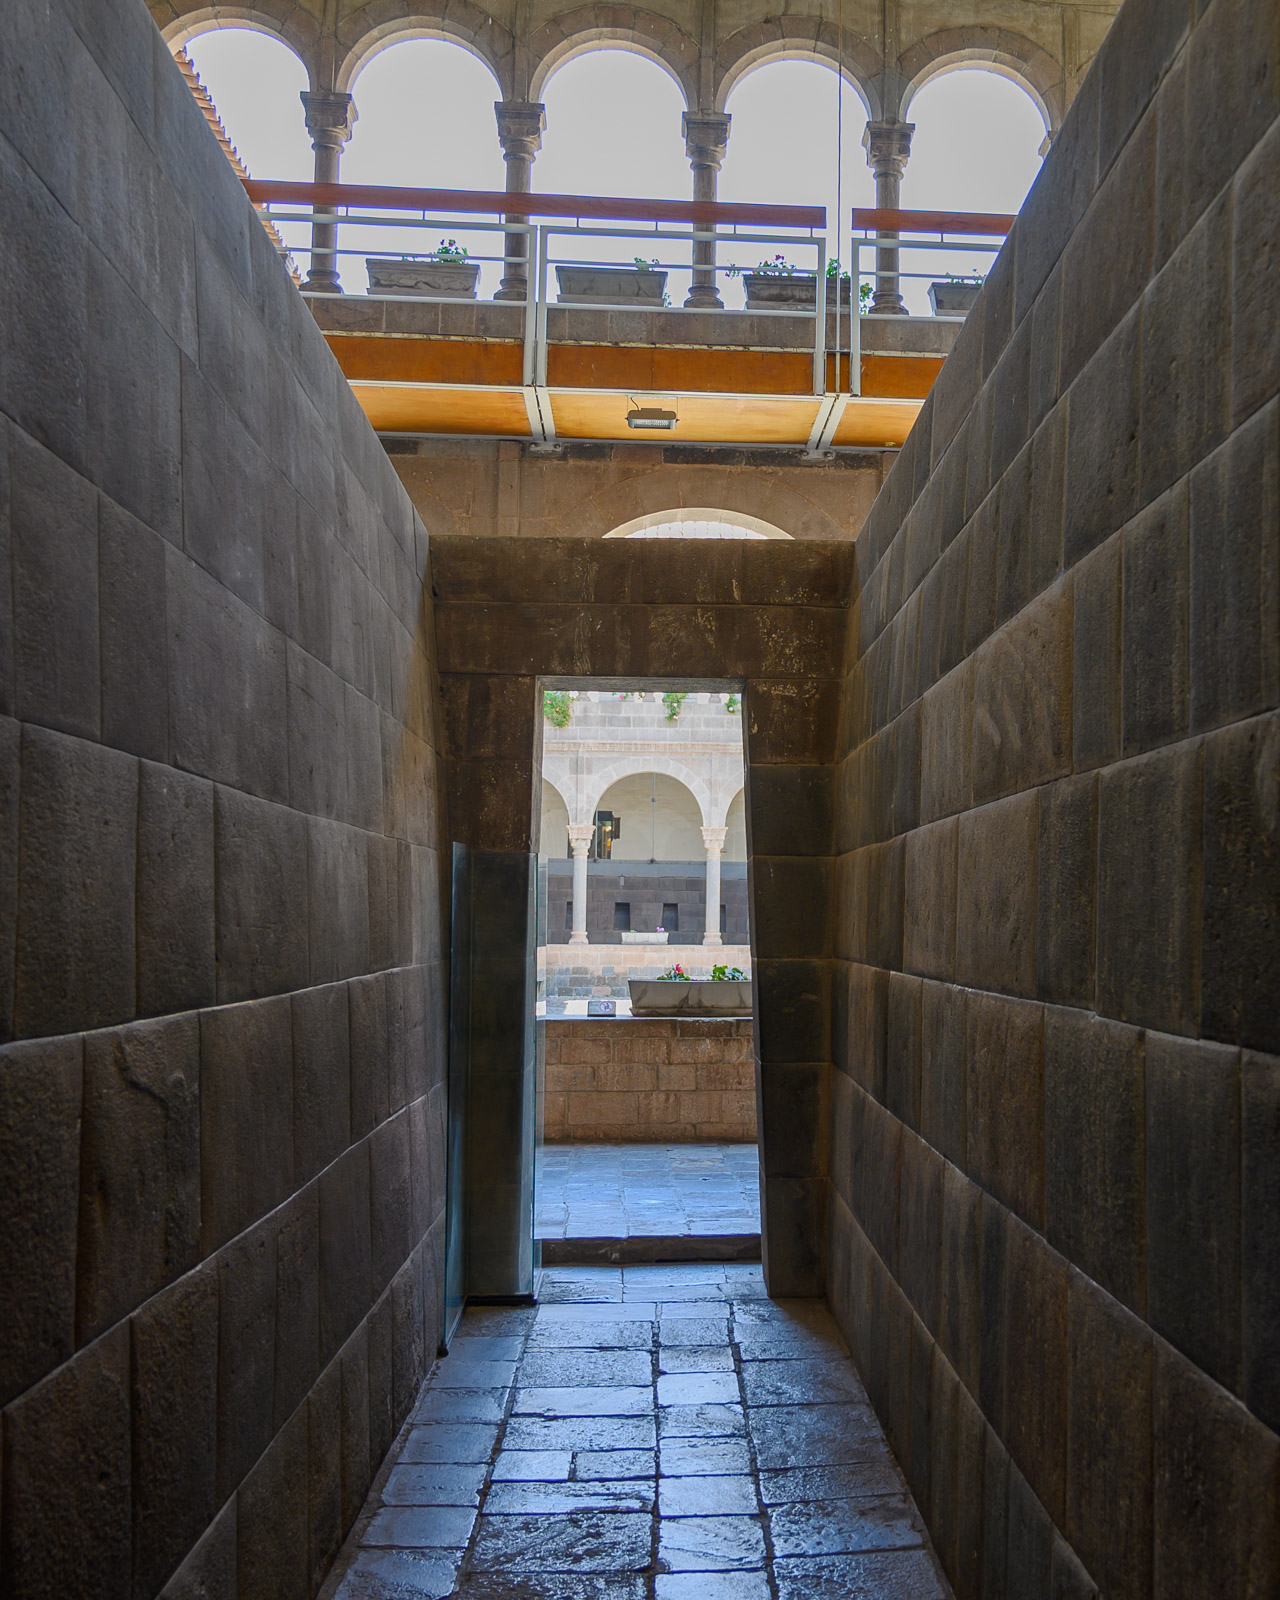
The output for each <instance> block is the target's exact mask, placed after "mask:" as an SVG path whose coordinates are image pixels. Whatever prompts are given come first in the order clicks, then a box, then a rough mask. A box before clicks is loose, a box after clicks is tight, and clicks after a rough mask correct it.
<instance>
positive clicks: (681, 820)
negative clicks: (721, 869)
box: [591, 755, 710, 861]
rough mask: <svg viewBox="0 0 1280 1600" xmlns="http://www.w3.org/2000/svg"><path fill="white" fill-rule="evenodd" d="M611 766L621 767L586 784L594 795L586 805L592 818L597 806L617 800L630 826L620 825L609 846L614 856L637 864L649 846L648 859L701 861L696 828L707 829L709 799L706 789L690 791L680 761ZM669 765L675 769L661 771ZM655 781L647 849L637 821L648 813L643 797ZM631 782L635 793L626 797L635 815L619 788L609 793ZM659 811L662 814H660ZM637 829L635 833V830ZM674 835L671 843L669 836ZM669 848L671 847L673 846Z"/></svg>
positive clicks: (643, 760) (650, 759)
mask: <svg viewBox="0 0 1280 1600" xmlns="http://www.w3.org/2000/svg"><path fill="white" fill-rule="evenodd" d="M617 766H618V767H619V768H620V769H621V770H619V771H617V772H616V773H614V775H613V776H612V777H611V778H610V780H609V782H608V783H606V784H604V785H603V787H602V786H601V778H602V777H603V776H604V775H603V774H600V775H599V776H597V777H596V780H595V782H594V783H593V785H592V788H593V790H594V791H595V800H594V801H593V802H592V806H591V816H592V818H593V819H594V817H595V815H596V813H597V812H598V811H599V810H600V809H601V807H602V806H603V805H604V804H605V803H606V802H608V801H609V800H610V798H611V796H612V797H613V799H612V804H613V806H614V807H616V806H617V804H618V799H619V798H621V799H622V802H623V810H622V811H621V813H620V815H621V816H622V819H623V821H624V822H626V821H627V819H628V817H629V818H630V819H631V820H630V824H629V826H627V827H624V829H623V832H622V837H621V839H620V841H619V843H618V844H617V845H616V846H615V848H614V855H615V857H617V858H620V859H626V860H643V859H646V857H647V855H648V852H649V851H650V849H651V848H652V850H653V859H656V860H658V861H698V860H701V859H702V855H703V851H704V848H705V847H704V845H703V841H702V829H703V828H704V827H705V826H706V825H707V816H708V808H709V803H710V796H709V795H708V794H707V791H706V787H705V785H703V784H698V785H697V787H698V788H699V789H701V790H702V793H700V794H699V793H695V789H694V781H693V778H692V774H690V773H689V772H688V771H684V772H682V771H681V770H680V763H678V762H671V761H668V760H666V759H664V758H662V757H659V758H658V759H656V760H655V759H654V757H653V756H652V755H650V756H648V757H647V758H643V757H642V758H639V759H636V760H634V761H620V762H618V763H617ZM668 767H675V768H676V770H675V771H673V772H672V771H666V770H664V769H665V768H668ZM655 778H656V779H657V780H658V782H657V784H656V785H654V786H653V787H655V788H656V792H657V800H658V805H657V808H656V810H655V813H654V816H655V823H656V835H657V836H656V841H655V842H654V844H653V845H652V846H651V842H650V837H649V829H648V826H647V825H646V824H645V823H644V822H643V821H642V819H643V818H644V817H645V816H646V815H647V814H648V813H649V798H650V794H651V780H653V779H655ZM633 781H634V783H635V785H636V789H635V793H634V794H633V795H632V796H631V799H633V800H634V802H635V804H636V807H637V811H636V812H632V811H630V810H629V809H628V807H629V805H630V803H631V802H630V800H629V799H628V797H627V794H626V791H625V788H624V789H623V792H622V793H621V795H620V796H615V795H614V791H615V790H617V789H618V788H619V786H620V785H621V786H625V785H627V784H629V783H632V782H633ZM664 813H665V815H664ZM637 829H638V831H637ZM673 834H674V835H675V837H674V839H673V837H672V835H673ZM637 840H639V841H640V843H641V846H642V848H641V849H640V850H639V851H636V842H637ZM673 846H675V848H673Z"/></svg>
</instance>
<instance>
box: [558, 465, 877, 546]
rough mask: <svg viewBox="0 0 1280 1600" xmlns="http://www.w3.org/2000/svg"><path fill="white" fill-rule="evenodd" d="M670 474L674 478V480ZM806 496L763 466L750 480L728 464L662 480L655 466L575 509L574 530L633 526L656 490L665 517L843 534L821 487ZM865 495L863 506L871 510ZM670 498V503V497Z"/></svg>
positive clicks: (675, 470) (795, 533)
mask: <svg viewBox="0 0 1280 1600" xmlns="http://www.w3.org/2000/svg"><path fill="white" fill-rule="evenodd" d="M673 479H674V483H673ZM815 491H816V492H815V494H814V495H812V496H810V495H806V494H802V493H800V492H799V491H797V490H795V489H792V488H790V487H788V486H787V485H786V484H785V483H783V482H782V481H781V478H780V477H775V476H773V475H772V474H771V473H769V472H768V471H767V470H766V471H760V470H757V472H756V474H755V476H754V478H753V479H751V480H750V481H748V480H747V478H746V477H745V476H744V475H743V473H742V472H740V471H738V470H736V469H735V468H732V467H723V468H711V467H704V466H696V467H686V468H681V467H673V466H667V467H665V468H664V469H663V470H662V474H661V481H660V482H659V481H658V480H657V474H656V473H655V471H654V469H652V468H649V467H645V468H641V469H638V470H636V471H634V472H631V473H629V474H628V475H627V476H626V477H625V478H623V479H622V481H621V482H611V483H609V484H608V485H607V486H606V487H604V488H602V489H600V490H599V491H597V492H596V493H595V494H593V495H592V496H591V498H590V499H589V500H584V501H583V502H581V503H580V505H579V506H577V507H576V508H575V511H574V517H575V521H576V524H577V525H576V526H575V527H574V528H573V529H572V531H573V532H574V533H581V534H583V535H587V536H591V535H595V534H606V533H614V532H616V531H617V530H618V529H620V528H628V529H630V528H633V527H635V526H636V525H637V523H639V522H642V521H643V520H644V518H645V517H647V516H648V515H649V511H650V508H651V507H652V506H653V505H654V503H655V501H656V500H658V496H659V493H661V495H662V499H663V500H665V501H666V504H665V505H664V506H663V510H662V516H663V517H665V518H672V517H681V516H689V515H691V514H692V513H693V512H695V511H696V512H697V513H698V514H699V515H701V516H707V515H710V516H715V517H722V518H723V519H724V520H725V521H726V522H741V523H743V524H744V525H745V526H746V527H752V526H753V521H754V523H755V524H759V526H760V527H761V528H764V529H767V528H770V527H772V528H775V529H777V530H778V531H779V532H782V533H785V534H787V535H788V536H789V537H790V538H792V539H845V538H847V537H848V526H847V523H846V522H845V521H843V520H842V519H841V517H840V516H836V515H833V514H832V513H831V512H830V511H829V510H828V509H827V508H826V506H825V505H824V503H823V500H822V498H821V494H822V486H821V485H817V484H815ZM872 498H874V494H873V493H872V494H870V495H869V496H868V499H867V507H866V509H867V510H870V505H871V499H872ZM673 499H674V501H675V504H672V503H671V501H672V500H673Z"/></svg>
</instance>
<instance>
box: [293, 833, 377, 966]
mask: <svg viewBox="0 0 1280 1600" xmlns="http://www.w3.org/2000/svg"><path fill="white" fill-rule="evenodd" d="M306 863H307V905H308V925H309V929H310V936H309V940H308V949H309V953H310V965H311V974H310V976H311V982H312V983H331V982H333V980H334V979H336V978H350V977H354V976H355V975H356V974H357V973H361V972H364V971H366V970H367V968H368V965H369V868H368V861H367V856H366V835H365V834H363V833H361V832H360V830H359V829H358V828H349V827H347V825H346V824H345V823H342V822H331V821H329V820H328V819H326V818H322V817H312V818H310V819H309V820H308V822H307V827H306Z"/></svg>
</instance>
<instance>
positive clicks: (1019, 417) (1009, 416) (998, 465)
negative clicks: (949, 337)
mask: <svg viewBox="0 0 1280 1600" xmlns="http://www.w3.org/2000/svg"><path fill="white" fill-rule="evenodd" d="M1006 261H1007V265H1008V268H1009V269H1012V266H1013V252H1012V251H1009V252H1007V253H1006ZM993 298H994V297H993ZM1031 343H1032V341H1031V319H1030V318H1029V317H1024V318H1023V319H1022V321H1021V322H1020V323H1019V324H1018V326H1017V328H1016V329H1015V331H1014V334H1013V337H1012V338H1011V339H1010V340H1009V342H1008V344H1007V345H1006V347H1005V349H1004V353H1003V354H1002V355H1001V357H1000V361H999V365H998V366H997V367H996V371H995V414H994V417H993V420H992V426H991V478H992V481H993V482H996V481H998V480H999V479H1000V478H1001V477H1002V476H1003V474H1004V473H1005V472H1006V470H1007V469H1008V467H1009V466H1010V464H1011V463H1012V461H1013V459H1014V457H1015V456H1016V455H1017V454H1018V452H1019V451H1020V450H1021V449H1022V447H1023V445H1024V444H1025V443H1026V441H1027V409H1028V401H1029V398H1030V388H1031Z"/></svg>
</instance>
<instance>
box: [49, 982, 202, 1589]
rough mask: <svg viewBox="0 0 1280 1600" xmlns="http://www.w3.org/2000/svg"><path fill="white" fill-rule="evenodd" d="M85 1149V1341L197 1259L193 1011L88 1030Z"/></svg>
mask: <svg viewBox="0 0 1280 1600" xmlns="http://www.w3.org/2000/svg"><path fill="white" fill-rule="evenodd" d="M80 1152H81V1154H80V1159H81V1174H82V1176H81V1185H82V1187H81V1195H80V1240H79V1249H78V1252H77V1260H76V1279H77V1287H76V1332H77V1339H78V1342H79V1343H82V1344H83V1343H84V1342H85V1341H86V1340H88V1339H91V1338H93V1337H94V1336H95V1335H97V1334H99V1333H101V1332H103V1331H104V1330H105V1329H106V1328H109V1327H110V1326H111V1324H112V1323H113V1322H116V1321H117V1320H118V1319H119V1318H120V1317H122V1316H124V1315H125V1314H126V1313H127V1312H129V1311H132V1310H133V1308H134V1307H135V1306H138V1305H141V1304H142V1302H143V1301H144V1300H145V1299H147V1297H148V1296H149V1295H152V1294H154V1293H155V1292H156V1290H157V1289H159V1288H161V1287H162V1286H163V1285H164V1284H166V1283H169V1282H171V1281H172V1280H173V1279H174V1278H176V1277H178V1276H179V1275H180V1274H182V1273H183V1272H185V1271H187V1269H188V1268H190V1267H192V1266H194V1265H195V1263H196V1261H197V1260H198V1259H199V1255H200V1025H199V1021H198V1019H197V1017H196V1014H195V1013H194V1012H188V1013H186V1014H185V1015H182V1016H175V1017H166V1018H164V1019H162V1020H160V1021H156V1022H143V1023H137V1024H135V1025H134V1026H133V1027H129V1028H118V1029H112V1030H110V1031H108V1032H104V1033H91V1034H89V1035H88V1037H87V1038H86V1039H85V1045H84V1112H83V1130H82V1134H81V1142H80ZM164 1575H165V1576H167V1575H168V1574H167V1573H166V1574H164Z"/></svg>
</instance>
